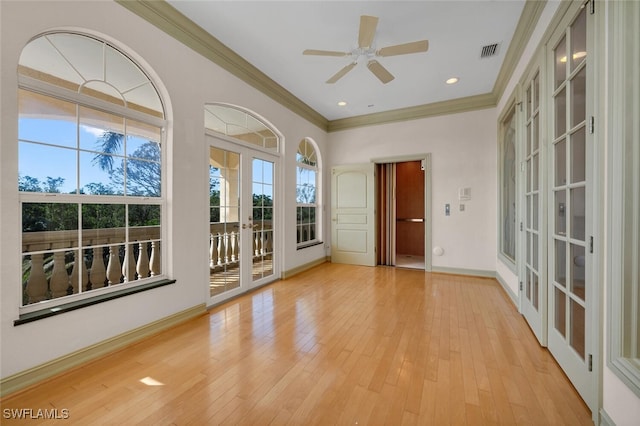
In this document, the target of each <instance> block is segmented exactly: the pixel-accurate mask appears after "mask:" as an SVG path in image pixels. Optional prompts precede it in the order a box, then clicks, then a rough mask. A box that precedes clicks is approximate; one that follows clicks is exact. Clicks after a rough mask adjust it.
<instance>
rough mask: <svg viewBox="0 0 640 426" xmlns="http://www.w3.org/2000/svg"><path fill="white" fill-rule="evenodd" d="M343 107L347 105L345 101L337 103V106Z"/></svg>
mask: <svg viewBox="0 0 640 426" xmlns="http://www.w3.org/2000/svg"><path fill="white" fill-rule="evenodd" d="M345 105H347V103H346V102H345V101H340V102H338V106H345Z"/></svg>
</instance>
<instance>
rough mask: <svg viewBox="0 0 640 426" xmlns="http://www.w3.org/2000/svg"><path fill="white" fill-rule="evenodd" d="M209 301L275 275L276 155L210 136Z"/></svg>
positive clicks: (254, 285)
mask: <svg viewBox="0 0 640 426" xmlns="http://www.w3.org/2000/svg"><path fill="white" fill-rule="evenodd" d="M207 140H208V153H209V232H210V234H209V253H208V254H209V304H210V305H213V304H215V303H219V302H221V301H223V300H226V299H228V298H230V297H233V296H236V295H238V294H240V293H243V292H245V291H247V290H249V289H252V288H255V287H258V286H261V285H264V284H267V283H269V282H271V281H274V280H276V279H278V278H279V276H280V274H279V269H278V265H279V260H278V250H276V248H277V244H278V240H277V226H276V224H277V223H278V222H277V220H276V217H277V216H276V215H277V212H278V211H279V208H278V207H279V206H278V205H277V202H276V195H277V194H276V193H275V192H276V188H277V185H276V183H277V177H278V157H277V156H275V155H272V154H269V153H266V152H262V151H259V150H255V149H252V148H249V147H246V146H242V145H239V144H234V143H232V142H229V141H226V140H223V139H222V138H218V137H213V136H208V137H207Z"/></svg>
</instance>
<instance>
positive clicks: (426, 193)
mask: <svg viewBox="0 0 640 426" xmlns="http://www.w3.org/2000/svg"><path fill="white" fill-rule="evenodd" d="M429 165H430V157H429V156H428V155H427V156H425V157H422V158H407V159H395V160H394V161H391V160H382V161H380V162H377V164H376V176H377V182H376V183H377V211H378V212H380V213H379V214H378V216H377V228H378V232H377V247H378V250H377V264H378V265H389V266H396V267H401V268H411V269H421V270H427V271H428V270H431V256H430V253H431V251H430V250H431V248H430V247H431V239H430V235H431V232H430V230H431V227H430V225H429V223H430V222H429V217H430V214H429V212H430V182H431V181H430V170H429V169H430V167H429Z"/></svg>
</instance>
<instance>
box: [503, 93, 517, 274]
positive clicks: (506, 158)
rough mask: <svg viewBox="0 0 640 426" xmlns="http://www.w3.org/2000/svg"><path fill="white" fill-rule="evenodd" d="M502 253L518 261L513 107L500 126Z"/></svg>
mask: <svg viewBox="0 0 640 426" xmlns="http://www.w3.org/2000/svg"><path fill="white" fill-rule="evenodd" d="M500 136H501V140H500V188H499V192H500V253H501V254H502V255H503V256H504V257H505V258H506V259H507V260H509V261H510V262H511V263H512V264H513V266H514V267H515V261H516V110H515V106H512V107H511V108H510V109H509V111H508V113H507V115H506V116H505V118H504V119H503V120H502V121H501V125H500Z"/></svg>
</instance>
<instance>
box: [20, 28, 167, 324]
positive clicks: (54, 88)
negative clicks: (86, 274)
mask: <svg viewBox="0 0 640 426" xmlns="http://www.w3.org/2000/svg"><path fill="white" fill-rule="evenodd" d="M50 34H67V35H72V36H79V37H86V38H89V39H92V40H96V41H97V42H99V43H102V45H103V46H106V47H109V48H111V49H113V50H115V51H116V52H118V53H120V54H121V55H123V56H124V58H126V59H127V60H129V61H130V63H131V64H132V65H134V66H135V67H137V69H138V70H140V71H141V73H142V74H143V75H144V76H145V77H146V78H147V80H148V82H149V83H150V84H151V86H152V87H153V89H154V90H155V92H156V94H157V96H158V100H159V101H160V104H161V107H162V111H159V113H161V115H162V118H161V117H160V116H155V115H152V114H146V113H144V112H142V111H140V110H137V109H133V108H128V107H127V106H126V105H117V104H114V103H112V102H109V101H107V100H104V99H99V98H97V97H92V96H90V95H87V94H85V93H80V92H79V91H74V90H71V89H69V88H66V87H61V86H59V85H56V84H53V83H51V82H48V81H43V80H40V79H36V78H34V77H32V76H29V75H25V74H23V73H21V72H18V90H20V91H27V92H31V93H35V94H37V95H41V96H44V97H47V98H49V99H53V100H58V101H65V102H69V103H72V104H74V106H75V107H76V117H75V122H74V125H75V126H76V131H77V129H78V128H79V126H80V125H81V124H80V121H79V109H80V108H82V107H84V108H89V109H91V110H95V111H98V112H104V113H109V114H113V115H114V116H117V117H121V118H122V119H123V122H124V121H125V120H134V121H137V122H140V123H142V124H145V125H150V126H153V127H157V128H158V129H159V140H158V141H157V143H158V144H159V146H160V147H161V149H160V170H161V172H160V182H159V184H160V196H158V197H151V196H146V195H125V194H122V195H95V194H83V193H78V192H76V193H70V194H66V193H46V192H30V191H20V190H17V199H18V204H19V211H20V223H22V212H23V207H22V206H23V204H25V203H41V204H75V205H77V206H78V208H79V209H81V207H82V206H83V205H88V204H111V205H124V206H131V205H153V206H158V208H159V211H160V214H159V222H160V223H159V225H158V227H159V231H158V232H159V239H158V240H157V241H158V244H159V247H161V248H160V250H159V251H160V256H159V259H158V260H159V265H160V273H158V274H156V275H150V276H149V277H145V278H141V279H136V280H132V281H124V282H121V283H118V284H113V285H106V286H105V287H101V288H97V289H92V290H86V289H82V290H81V291H80V292H77V293H73V294H71V295H64V296H59V297H54V298H51V299H45V300H43V301H39V302H33V303H26V304H24V303H23V302H24V300H23V293H24V289H23V288H22V285H23V283H24V281H23V279H22V278H20V279H19V282H20V283H21V284H20V286H21V291H20V293H19V296H20V300H19V301H18V306H19V308H18V313H19V318H18V319H17V320H16V321H15V322H14V325H20V324H24V323H26V322H31V321H35V320H38V319H41V318H46V317H49V316H52V315H57V314H60V313H64V312H68V311H71V310H75V309H79V308H82V307H84V306H90V305H94V304H96V303H101V302H104V301H107V300H112V299H115V298H119V297H124V296H127V295H129V294H135V293H138V292H140V291H146V290H149V289H152V288H156V287H159V286H163V285H167V284H171V283H174V282H175V280H172V279H170V278H169V277H168V270H169V266H168V262H167V259H168V255H167V251H168V250H167V248H166V247H165V244H166V241H167V224H166V218H167V217H168V212H167V208H168V207H167V201H166V200H167V198H166V188H167V170H168V168H167V139H168V138H167V134H166V129H167V123H168V122H167V120H166V107H165V103H164V101H163V98H162V95H161V92H160V90H159V89H158V84H157V82H156V81H154V79H152V78H151V77H150V75H149V73H148V72H147V71H146V70H145V67H143V66H141V65H140V64H139V63H138V62H137V61H136V60H135V59H133V58H132V56H131V55H129V54H127V53H126V52H125V51H124V50H123V49H121V48H118V47H117V46H116V45H115V44H114V43H113V42H111V41H109V40H105V39H103V38H101V37H97V36H95V35H92V34H87V33H83V32H78V31H52V32H48V33H42V34H39V35H38V36H36V37H34V38H33V39H32V40H31V42H33V41H34V40H37V39H39V38H42V37H45V36H47V35H50ZM103 49H104V47H103ZM105 81H108V80H106V79H105ZM79 87H82V86H79ZM18 127H20V125H19V124H18ZM123 136H124V137H125V138H126V133H124V134H123ZM20 141H21V140H20V139H16V144H20V143H22V142H20ZM25 142H27V141H25ZM42 144H43V145H44V146H52V147H54V148H55V145H50V144H49V143H47V142H45V141H43V142H42ZM69 149H71V150H72V151H74V152H75V153H76V154H75V155H76V156H77V155H78V153H79V152H84V151H83V149H81V147H80V144H79V142H78V140H76V143H75V146H73V147H69ZM76 158H77V157H76ZM122 158H128V157H125V156H124V154H123V155H122ZM76 161H77V160H76ZM76 175H78V170H77V169H76ZM16 178H18V176H16ZM17 182H18V179H16V184H17ZM76 186H77V185H76ZM76 189H78V188H76ZM125 209H126V207H125ZM124 217H125V229H130V228H131V227H135V226H132V225H129V224H128V223H126V218H127V217H128V216H127V215H125V216H124ZM78 219H80V216H78ZM82 228H83V225H82V223H81V222H78V224H77V229H75V230H71V231H70V232H72V233H74V232H77V235H78V241H77V244H75V245H73V246H72V247H70V248H68V249H64V248H62V249H64V250H65V251H74V252H80V253H82V252H84V251H85V250H89V248H86V247H85V244H83V241H82V240H81V239H80V238H81V235H82ZM23 239H24V238H23V232H22V231H20V246H19V247H20V248H19V250H20V252H19V253H20V255H19V256H20V258H21V259H23V258H24V256H26V255H29V254H28V253H31V252H29V251H27V252H25V251H24V250H23ZM153 240H154V241H156V240H155V239H153ZM136 241H137V240H136ZM128 244H129V245H133V244H135V241H133V240H129V237H128V233H127V236H125V241H124V242H123V243H122V245H124V246H126V245H128ZM109 245H110V244H105V245H104V246H103V248H104V247H108V246H109ZM60 250H61V249H57V248H51V249H49V250H44V251H43V250H40V252H43V253H45V252H46V253H49V252H54V251H60ZM33 252H34V253H35V252H38V250H33ZM148 254H149V256H150V255H151V253H148ZM83 256H84V255H83ZM149 261H150V262H151V261H152V259H149ZM121 266H122V264H121ZM66 268H67V269H68V268H69V266H66ZM105 268H107V265H105ZM67 273H68V270H67ZM70 279H71V278H70ZM121 279H122V275H121ZM81 282H82V279H80V283H81ZM47 287H49V280H48V279H47ZM78 287H79V286H78Z"/></svg>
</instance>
